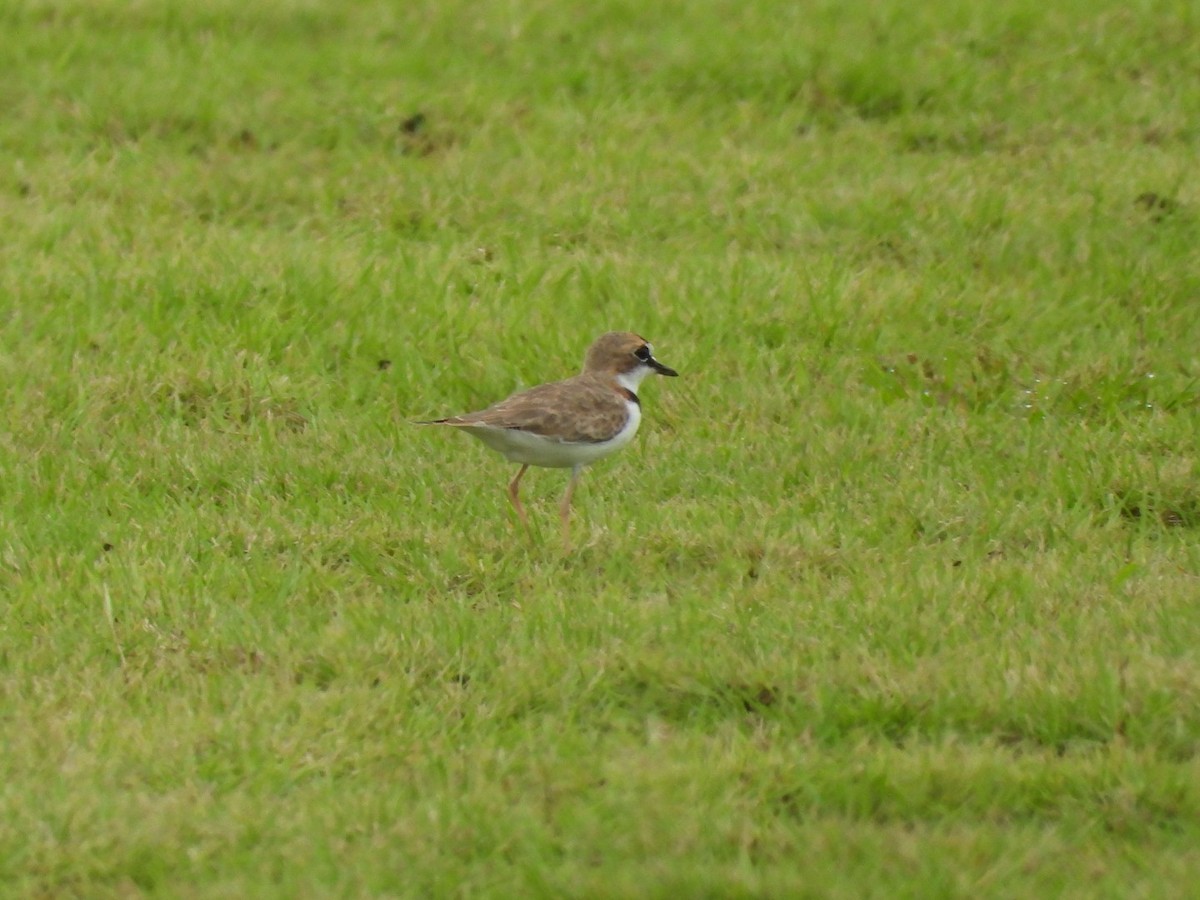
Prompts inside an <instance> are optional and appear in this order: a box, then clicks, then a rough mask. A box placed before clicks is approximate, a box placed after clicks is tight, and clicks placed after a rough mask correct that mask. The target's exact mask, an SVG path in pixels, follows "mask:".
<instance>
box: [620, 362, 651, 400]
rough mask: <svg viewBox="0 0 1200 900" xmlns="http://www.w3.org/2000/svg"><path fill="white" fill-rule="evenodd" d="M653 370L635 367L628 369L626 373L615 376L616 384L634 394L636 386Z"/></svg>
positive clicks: (645, 367)
mask: <svg viewBox="0 0 1200 900" xmlns="http://www.w3.org/2000/svg"><path fill="white" fill-rule="evenodd" d="M652 371H654V370H653V369H651V368H650V367H649V366H637V367H635V368H632V369H630V370H629V371H628V372H621V373H620V374H618V375H617V384H619V385H620V386H621V387H623V388H625V390H627V391H632V392H633V393H634V394H636V393H637V392H638V385H640V384H641V383H642V379H643V378H645V377H646V376H647V375H649V374H650V373H651V372H652Z"/></svg>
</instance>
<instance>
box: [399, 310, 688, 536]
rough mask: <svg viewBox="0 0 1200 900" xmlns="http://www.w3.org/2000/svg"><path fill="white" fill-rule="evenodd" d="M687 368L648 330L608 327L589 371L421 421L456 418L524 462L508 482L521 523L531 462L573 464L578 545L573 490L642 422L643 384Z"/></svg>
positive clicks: (567, 505)
mask: <svg viewBox="0 0 1200 900" xmlns="http://www.w3.org/2000/svg"><path fill="white" fill-rule="evenodd" d="M652 372H653V373H657V374H659V375H669V376H671V377H674V376H676V375H678V374H679V373H678V372H676V371H675V370H674V369H671V368H668V367H667V366H664V365H663V364H662V363H660V362H659V361H658V360H657V359H655V358H654V349H653V348H652V347H651V346H650V344H649V343H648V342H647V341H646V340H645V339H644V338H642V337H639V336H638V335H636V334H632V333H630V332H627V331H610V332H609V333H608V334H602V335H601V336H600V337H598V338H597V339H596V341H595V343H593V344H592V346H591V347H590V348H589V349H588V352H587V357H586V358H585V359H584V362H583V372H582V373H581V374H579V375H576V376H575V377H574V378H568V379H567V380H566V381H556V382H553V383H551V384H542V385H538V386H537V387H535V388H530V389H529V390H527V391H521V392H520V393H518V394H513V395H512V396H511V397H509V398H508V399H507V400H501V401H500V402H499V403H496V404H494V405H492V406H489V407H488V408H487V409H483V410H480V411H479V412H472V413H466V414H464V415H461V416H450V417H448V418H445V419H434V420H432V421H428V422H418V423H417V424H418V425H449V426H452V427H454V428H457V429H459V430H461V431H465V432H467V433H468V434H470V435H473V436H474V437H477V438H479V440H481V441H483V442H484V443H485V444H487V446H489V447H491V448H492V449H493V450H496V451H498V452H499V453H502V454H503V455H504V456H506V457H507V458H508V459H509V460H511V461H512V462H515V463H520V464H521V468H520V469H519V470H518V471H517V474H516V477H515V478H513V480H512V481H511V482H510V483H509V485H508V497H509V499H510V500H511V501H512V505H513V508H514V509H515V510H516V511H517V517H518V518H519V519H520V520H521V524H522V525H523V526H524V527H525V528H526V529H528V527H529V519H528V518H527V517H526V515H525V507H523V506H522V505H521V497H520V494H519V491H520V486H521V477H522V476H523V475H524V474H525V471H526V470H527V469H528V468H529V467H530V466H544V467H546V468H552V469H570V470H571V480H570V481H569V482H568V483H567V491H566V493H565V494H564V495H563V498H562V503H561V504H559V517H560V519H561V521H562V534H563V542H564V544H567V545H569V544H570V516H571V496H572V495H573V494H574V493H575V485H576V484H577V483H578V481H579V475H580V473H581V472H582V471H583V467H584V466H587V465H591V464H592V463H594V462H595V461H596V460H598V459H603V458H604V457H606V456H608V455H609V454H610V453H615V452H616V451H618V450H620V449H621V448H622V447H624V446H625V445H626V444H628V443H629V442H630V441H631V440H633V436H634V435H635V434H637V430H638V425H640V424H641V421H642V409H641V403H640V401H639V400H638V395H637V390H638V386H639V385H640V384H641V383H642V379H643V378H645V377H646V376H647V375H649V374H651V373H652Z"/></svg>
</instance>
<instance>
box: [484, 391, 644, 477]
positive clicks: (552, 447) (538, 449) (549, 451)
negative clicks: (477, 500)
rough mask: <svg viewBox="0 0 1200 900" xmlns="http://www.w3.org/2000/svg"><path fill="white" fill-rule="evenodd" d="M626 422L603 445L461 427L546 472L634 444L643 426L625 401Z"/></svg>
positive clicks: (637, 409)
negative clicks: (634, 439)
mask: <svg viewBox="0 0 1200 900" xmlns="http://www.w3.org/2000/svg"><path fill="white" fill-rule="evenodd" d="M625 405H626V407H627V408H628V410H629V418H628V419H626V420H625V427H624V428H622V429H621V430H620V431H618V432H617V433H616V434H615V435H613V437H612V438H611V439H609V440H607V441H604V442H602V443H579V444H568V443H564V442H563V441H556V440H554V439H553V438H546V437H542V436H541V435H538V434H532V433H530V432H528V431H517V430H516V429H513V428H493V427H491V426H487V425H465V426H461V427H462V430H463V431H469V432H470V433H471V434H473V435H474V436H475V437H477V438H479V439H480V440H481V441H483V442H484V443H485V444H487V445H488V446H489V447H491V448H492V449H493V450H496V451H498V452H500V453H503V454H504V455H505V456H506V457H507V458H508V459H510V460H512V461H513V462H515V463H521V464H522V465H530V466H543V467H545V468H548V469H570V468H573V467H575V466H587V465H591V464H592V463H594V462H595V461H596V460H598V459H603V458H604V457H605V456H608V455H609V454H610V453H616V452H617V451H618V450H620V449H621V448H622V447H624V446H625V445H626V444H628V443H629V442H630V441H632V440H633V436H634V435H635V434H637V430H638V426H639V425H640V424H641V423H642V410H641V407H640V406H638V405H637V404H636V403H632V402H628V401H626V404H625Z"/></svg>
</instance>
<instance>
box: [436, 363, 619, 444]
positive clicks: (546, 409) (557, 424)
mask: <svg viewBox="0 0 1200 900" xmlns="http://www.w3.org/2000/svg"><path fill="white" fill-rule="evenodd" d="M628 418H629V409H628V407H626V405H625V398H624V397H622V396H621V395H620V394H618V393H617V392H616V389H615V388H614V387H613V385H611V384H608V383H607V382H606V381H605V380H604V379H600V378H592V377H590V376H587V375H580V376H577V377H575V378H569V379H567V380H566V381H556V382H554V383H553V384H542V385H539V386H538V387H535V388H530V389H529V390H527V391H522V392H521V393H519V394H513V395H512V396H511V397H509V398H508V399H507V400H501V401H500V402H499V403H496V404H494V405H492V406H489V407H488V408H487V409H483V410H480V411H479V412H473V413H467V414H466V415H463V416H454V417H452V418H449V419H444V420H442V421H443V422H444V424H446V425H463V426H471V425H488V426H491V427H492V428H516V429H520V430H521V431H529V432H532V433H533V434H540V435H542V436H543V437H554V438H558V439H559V440H561V441H562V442H563V443H568V444H575V443H583V444H595V443H601V442H603V441H607V440H609V439H610V438H611V437H613V436H614V435H615V434H616V433H617V432H619V431H620V430H621V429H622V428H624V427H625V422H626V420H627V419H628Z"/></svg>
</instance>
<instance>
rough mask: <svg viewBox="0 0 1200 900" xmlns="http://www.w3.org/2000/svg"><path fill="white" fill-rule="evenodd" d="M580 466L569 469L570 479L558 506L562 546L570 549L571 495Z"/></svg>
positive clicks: (577, 481)
mask: <svg viewBox="0 0 1200 900" xmlns="http://www.w3.org/2000/svg"><path fill="white" fill-rule="evenodd" d="M582 471H583V467H582V466H576V467H575V468H574V469H572V470H571V480H570V481H569V482H568V483H567V492H566V493H565V494H563V498H562V503H561V504H560V505H559V507H558V515H559V518H560V519H562V536H563V547H564V548H565V549H567V550H570V549H571V497H572V496H573V495H574V494H575V485H576V484H578V483H579V473H580V472H582Z"/></svg>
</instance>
